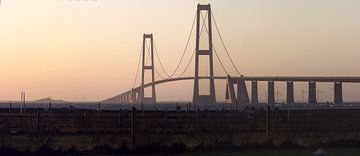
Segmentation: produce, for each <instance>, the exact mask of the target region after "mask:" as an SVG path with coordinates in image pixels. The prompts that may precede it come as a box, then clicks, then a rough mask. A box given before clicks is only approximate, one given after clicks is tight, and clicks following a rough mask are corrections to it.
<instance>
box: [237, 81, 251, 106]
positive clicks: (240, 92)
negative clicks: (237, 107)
mask: <svg viewBox="0 0 360 156" xmlns="http://www.w3.org/2000/svg"><path fill="white" fill-rule="evenodd" d="M237 102H238V103H239V104H249V103H250V100H249V94H248V92H247V89H246V84H245V80H238V81H237Z"/></svg>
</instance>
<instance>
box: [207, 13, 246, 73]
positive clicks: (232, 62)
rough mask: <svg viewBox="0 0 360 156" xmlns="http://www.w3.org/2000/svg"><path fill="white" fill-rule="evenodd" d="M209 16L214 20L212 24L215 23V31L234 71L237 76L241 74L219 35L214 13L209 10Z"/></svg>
mask: <svg viewBox="0 0 360 156" xmlns="http://www.w3.org/2000/svg"><path fill="white" fill-rule="evenodd" d="M211 16H212V18H213V20H214V24H215V28H216V31H217V33H218V35H219V37H220V40H221V43H222V45H223V47H224V49H225V52H226V54H227V56H228V57H229V59H230V62H231V64H232V66H233V67H234V68H235V70H236V72H237V73H238V74H239V76H241V73H240V72H239V70H238V69H237V67H236V66H235V63H234V61H233V60H232V59H231V56H230V54H229V52H228V50H227V48H226V46H225V43H224V40H223V38H222V36H221V34H220V31H219V27H218V25H217V23H216V20H215V17H214V14H213V13H212V12H211Z"/></svg>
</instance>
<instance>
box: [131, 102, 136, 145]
mask: <svg viewBox="0 0 360 156" xmlns="http://www.w3.org/2000/svg"><path fill="white" fill-rule="evenodd" d="M135 115H136V109H135V107H132V112H131V147H132V148H135V118H136V117H135Z"/></svg>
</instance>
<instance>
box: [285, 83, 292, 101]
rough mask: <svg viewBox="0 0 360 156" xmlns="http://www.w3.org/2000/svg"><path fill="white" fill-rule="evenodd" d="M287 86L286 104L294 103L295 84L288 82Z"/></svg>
mask: <svg viewBox="0 0 360 156" xmlns="http://www.w3.org/2000/svg"><path fill="white" fill-rule="evenodd" d="M286 84H287V85H286V103H288V104H289V103H294V82H293V81H287V83H286Z"/></svg>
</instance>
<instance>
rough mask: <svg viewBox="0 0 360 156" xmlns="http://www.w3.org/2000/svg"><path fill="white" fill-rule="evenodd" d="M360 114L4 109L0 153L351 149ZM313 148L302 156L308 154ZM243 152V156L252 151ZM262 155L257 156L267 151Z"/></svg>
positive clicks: (357, 136) (356, 141) (0, 119)
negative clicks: (16, 151) (41, 151)
mask: <svg viewBox="0 0 360 156" xmlns="http://www.w3.org/2000/svg"><path fill="white" fill-rule="evenodd" d="M358 114H360V111H359V110H298V111H294V110H292V111H290V110H277V109H272V108H268V109H265V110H256V109H251V108H249V109H245V110H242V111H208V110H195V111H194V110H192V111H143V110H113V111H110V110H109V111H97V110H86V109H53V110H38V109H27V110H26V111H24V112H23V113H21V114H20V113H19V110H15V109H13V110H8V109H0V132H1V134H0V147H3V148H4V147H7V148H8V147H11V148H14V149H16V150H19V151H26V150H27V151H36V150H38V149H40V148H44V147H46V148H45V149H47V148H49V149H51V150H55V151H58V152H59V151H68V150H70V151H71V150H73V151H77V152H85V153H86V152H95V153H108V154H109V153H134V152H135V153H136V152H140V153H141V152H142V153H149V152H155V153H156V152H163V151H166V152H171V151H176V152H184V151H209V150H213V149H216V150H219V149H220V150H221V149H224V150H226V151H228V150H229V149H231V150H233V149H239V148H240V149H249V148H250V149H253V148H261V149H263V148H268V149H274V148H278V147H281V148H285V149H287V148H294V147H319V146H322V147H324V146H332V147H336V146H341V147H346V146H348V145H359V142H360V133H359V132H360V118H359V117H358ZM306 150H307V149H305V150H304V149H302V150H301V151H304V152H308V151H306ZM311 150H313V149H311ZM301 151H299V152H296V154H298V153H301ZM242 152H243V153H242V155H243V154H246V152H251V151H242ZM244 152H245V153H244ZM254 152H255V153H250V154H261V153H256V152H262V151H257V150H255V151H254ZM266 152H283V150H280V151H271V150H270V151H266ZM189 154H192V153H189ZM196 154H197V153H196ZM198 154H201V153H198ZM221 154H236V153H221ZM278 154H281V153H278Z"/></svg>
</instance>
